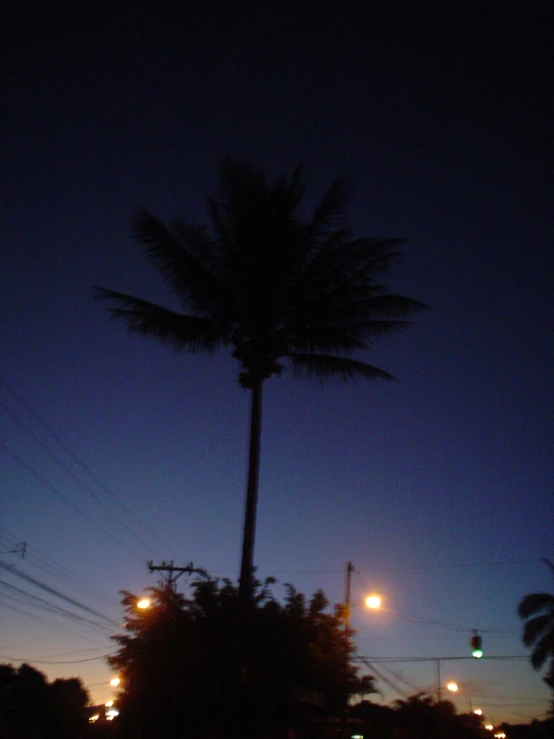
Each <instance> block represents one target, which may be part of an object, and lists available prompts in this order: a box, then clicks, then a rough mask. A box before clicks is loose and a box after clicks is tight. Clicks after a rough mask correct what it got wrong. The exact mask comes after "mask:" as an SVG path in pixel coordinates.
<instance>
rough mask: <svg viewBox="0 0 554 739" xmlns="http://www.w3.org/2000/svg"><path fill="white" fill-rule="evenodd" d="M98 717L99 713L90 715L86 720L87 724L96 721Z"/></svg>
mask: <svg viewBox="0 0 554 739" xmlns="http://www.w3.org/2000/svg"><path fill="white" fill-rule="evenodd" d="M99 718H100V714H99V713H95V714H94V716H90V717H89V720H88V722H89V724H93V723H94V722H95V721H98V719H99Z"/></svg>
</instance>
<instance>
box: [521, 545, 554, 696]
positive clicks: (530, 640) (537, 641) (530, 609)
mask: <svg viewBox="0 0 554 739" xmlns="http://www.w3.org/2000/svg"><path fill="white" fill-rule="evenodd" d="M544 562H545V564H546V565H547V566H548V567H549V568H550V569H551V570H552V573H554V564H553V563H552V562H551V561H550V560H548V559H544ZM517 610H518V614H519V616H520V618H522V619H526V623H525V626H524V628H523V643H524V644H525V646H526V647H532V650H531V664H532V665H533V667H534V668H535V670H540V669H541V668H542V667H544V665H545V664H547V663H548V673H547V677H546V678H545V679H546V681H547V682H548V684H549V685H552V687H554V594H552V593H531V594H530V595H526V596H525V597H524V598H522V600H521V602H520V604H519V606H518V609H517Z"/></svg>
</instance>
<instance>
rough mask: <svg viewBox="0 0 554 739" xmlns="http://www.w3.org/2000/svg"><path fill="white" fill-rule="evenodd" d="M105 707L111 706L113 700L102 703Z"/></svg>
mask: <svg viewBox="0 0 554 739" xmlns="http://www.w3.org/2000/svg"><path fill="white" fill-rule="evenodd" d="M104 705H105V706H106V708H111V707H112V706H113V701H108V702H107V703H104Z"/></svg>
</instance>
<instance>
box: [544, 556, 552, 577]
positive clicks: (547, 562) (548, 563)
mask: <svg viewBox="0 0 554 739" xmlns="http://www.w3.org/2000/svg"><path fill="white" fill-rule="evenodd" d="M542 561H543V562H544V564H545V565H546V566H547V567H548V569H549V570H550V572H551V573H552V574H553V575H554V563H553V562H551V561H550V560H549V559H547V558H546V557H543V558H542Z"/></svg>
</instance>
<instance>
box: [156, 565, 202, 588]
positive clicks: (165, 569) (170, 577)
mask: <svg viewBox="0 0 554 739" xmlns="http://www.w3.org/2000/svg"><path fill="white" fill-rule="evenodd" d="M146 564H147V565H148V569H149V570H150V572H162V573H167V575H163V578H164V581H165V583H166V585H167V587H168V588H169V589H170V590H175V583H176V582H177V580H178V579H179V578H180V577H181V575H183V574H184V573H185V572H186V573H188V574H189V575H192V573H193V572H196V573H198V574H200V575H205V574H206V571H205V570H203V569H201V568H200V567H195V566H194V565H193V564H192V562H189V564H188V565H185V566H184V567H176V566H175V565H174V564H173V560H171V562H166V561H165V560H164V561H163V562H162V563H161V565H155V564H153V562H152V560H150V561H149V562H147V563H146ZM175 573H177V574H175Z"/></svg>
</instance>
